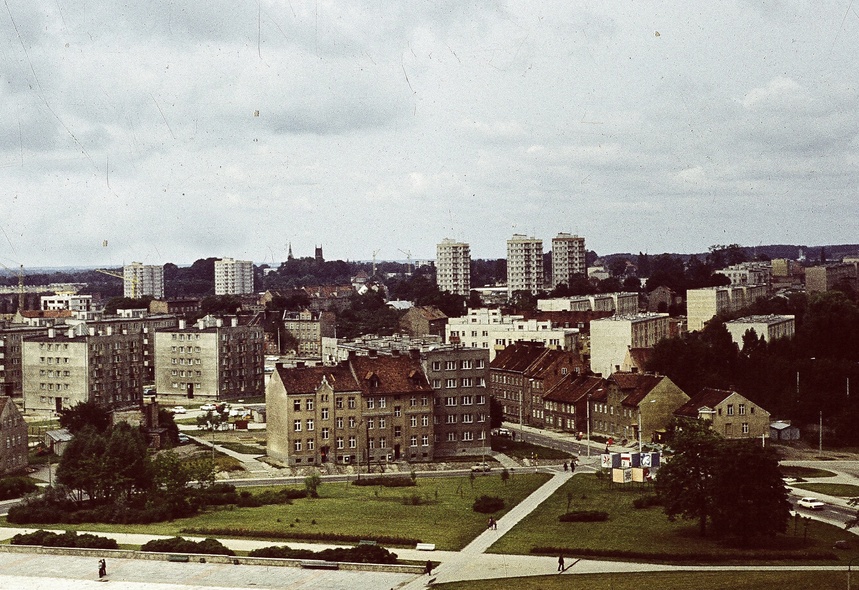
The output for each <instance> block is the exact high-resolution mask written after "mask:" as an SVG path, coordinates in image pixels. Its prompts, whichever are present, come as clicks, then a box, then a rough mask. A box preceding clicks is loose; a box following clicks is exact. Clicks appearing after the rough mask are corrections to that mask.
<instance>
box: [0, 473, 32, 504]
mask: <svg viewBox="0 0 859 590" xmlns="http://www.w3.org/2000/svg"><path fill="white" fill-rule="evenodd" d="M37 489H39V487H38V486H37V485H36V482H34V481H33V480H32V479H30V478H29V477H4V478H3V479H0V500H11V499H12V498H21V497H22V496H24V495H26V494H30V493H32V492H35V491H36V490H37Z"/></svg>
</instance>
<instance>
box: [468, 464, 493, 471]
mask: <svg viewBox="0 0 859 590" xmlns="http://www.w3.org/2000/svg"><path fill="white" fill-rule="evenodd" d="M490 469H492V467H490V466H489V463H476V464H475V465H472V466H471V471H472V472H473V473H481V472H486V471H489V470H490Z"/></svg>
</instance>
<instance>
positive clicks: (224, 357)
mask: <svg viewBox="0 0 859 590" xmlns="http://www.w3.org/2000/svg"><path fill="white" fill-rule="evenodd" d="M263 341H264V338H263V329H262V328H261V327H259V326H249V325H244V324H240V323H239V321H238V318H235V317H233V318H229V320H228V321H224V320H223V319H220V318H213V317H211V316H207V317H205V318H202V319H201V320H199V321H198V322H197V323H196V324H194V325H193V326H191V327H188V326H187V325H186V324H185V321H184V320H180V321H179V324H178V326H177V327H175V328H165V329H162V330H159V331H157V332H156V333H155V387H156V391H157V392H158V395H161V396H174V397H178V398H192V397H193V398H200V397H202V398H204V399H207V400H212V401H214V400H228V399H237V398H241V397H251V396H257V395H263V392H264V391H265V384H264V373H263V369H264V357H263Z"/></svg>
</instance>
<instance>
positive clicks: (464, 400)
mask: <svg viewBox="0 0 859 590" xmlns="http://www.w3.org/2000/svg"><path fill="white" fill-rule="evenodd" d="M459 399H460V402H461V403H462V405H463V406H470V405H472V404H473V403H474V398H473V397H472V396H470V395H463V396H462V397H461V398H459Z"/></svg>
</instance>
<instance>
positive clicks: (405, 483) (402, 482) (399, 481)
mask: <svg viewBox="0 0 859 590" xmlns="http://www.w3.org/2000/svg"><path fill="white" fill-rule="evenodd" d="M352 485H356V486H382V487H386V488H408V487H411V486H416V485H418V484H417V482H416V481H415V480H413V479H412V478H411V477H409V476H408V475H394V476H391V477H381V476H379V477H362V478H361V479H356V480H355V481H353V482H352Z"/></svg>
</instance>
